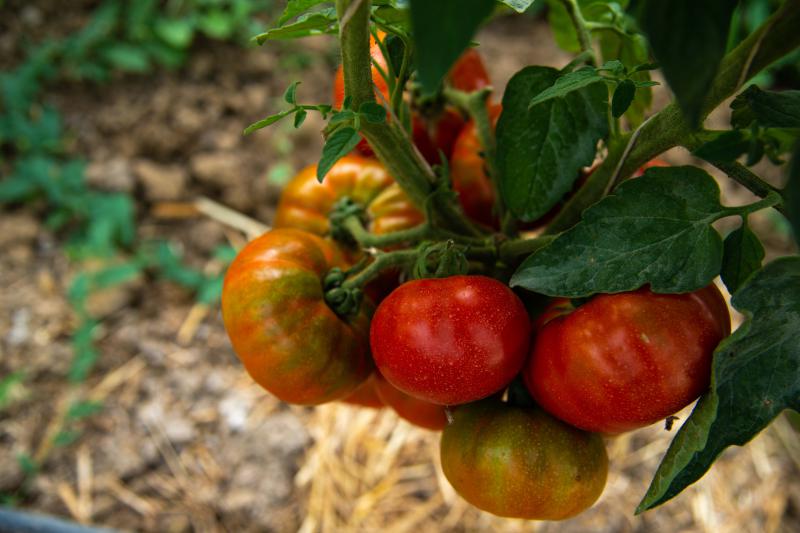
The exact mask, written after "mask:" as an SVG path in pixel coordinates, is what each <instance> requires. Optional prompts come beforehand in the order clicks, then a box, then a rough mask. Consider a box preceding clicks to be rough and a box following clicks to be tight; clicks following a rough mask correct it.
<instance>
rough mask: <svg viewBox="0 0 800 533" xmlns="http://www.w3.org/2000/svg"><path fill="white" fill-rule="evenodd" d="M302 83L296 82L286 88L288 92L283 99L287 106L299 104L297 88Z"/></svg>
mask: <svg viewBox="0 0 800 533" xmlns="http://www.w3.org/2000/svg"><path fill="white" fill-rule="evenodd" d="M301 83H302V82H300V81H294V82H292V84H291V85H289V86H288V87H287V88H286V91H285V92H284V93H283V99H284V101H285V102H286V103H287V104H291V105H296V104H297V86H298V85H300V84H301Z"/></svg>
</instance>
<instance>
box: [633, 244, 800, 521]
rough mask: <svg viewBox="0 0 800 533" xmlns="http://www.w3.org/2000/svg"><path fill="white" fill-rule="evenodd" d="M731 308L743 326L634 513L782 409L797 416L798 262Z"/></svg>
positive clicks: (686, 481)
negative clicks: (788, 410)
mask: <svg viewBox="0 0 800 533" xmlns="http://www.w3.org/2000/svg"><path fill="white" fill-rule="evenodd" d="M731 303H732V304H733V306H734V307H735V308H736V309H738V310H739V311H741V312H742V313H744V314H745V315H746V316H747V320H746V321H745V323H744V324H742V326H741V327H739V329H737V330H736V331H735V332H734V333H733V335H731V336H730V337H728V338H727V339H725V340H724V341H722V343H721V344H720V345H719V347H717V350H716V351H715V352H714V367H713V370H712V377H711V390H710V391H709V392H708V393H706V394H705V395H704V396H702V397H701V399H700V401H699V402H698V404H697V405H696V406H695V408H694V411H693V412H692V415H691V416H690V417H689V418H688V419H687V420H686V422H685V423H684V424H683V427H681V429H680V431H678V433H677V434H676V435H675V438H674V439H673V441H672V444H670V447H669V449H668V450H667V453H666V455H665V456H664V459H663V460H662V461H661V465H660V466H659V467H658V470H657V471H656V474H655V477H654V478H653V481H652V483H651V485H650V488H649V489H648V491H647V494H646V495H645V496H644V498H643V499H642V502H641V503H640V504H639V507H638V508H637V510H636V512H637V513H641V512H643V511H646V510H647V509H651V508H653V507H655V506H657V505H660V504H662V503H664V502H665V501H667V500H669V499H670V498H673V497H674V496H676V495H677V494H678V493H680V492H681V491H682V490H683V489H685V488H686V487H688V486H689V485H690V484H692V483H694V482H695V481H697V480H698V479H700V477H702V476H703V474H705V473H706V471H708V469H709V468H710V467H711V464H712V463H713V462H714V460H715V459H716V458H717V457H718V456H719V454H720V453H722V451H723V450H724V449H725V448H727V447H728V446H731V445H734V444H735V445H737V446H741V445H743V444H745V443H747V442H748V441H749V440H750V439H752V438H753V437H754V436H755V435H756V434H758V432H760V431H761V430H762V429H764V428H765V427H766V426H767V424H769V423H770V422H771V421H772V420H773V419H774V418H775V417H776V416H778V414H780V413H781V412H782V411H783V410H784V409H794V410H795V411H797V410H800V380H799V379H798V376H800V344H798V343H797V332H798V331H800V257H797V256H793V257H783V258H780V259H777V260H775V261H773V262H772V263H770V264H768V265H767V266H766V267H764V269H763V270H761V271H759V272H758V273H756V274H755V275H754V276H753V277H752V278H750V279H749V281H748V282H747V283H746V284H745V285H744V286H742V288H741V289H740V290H739V292H737V293H736V295H734V297H733V299H732V300H731Z"/></svg>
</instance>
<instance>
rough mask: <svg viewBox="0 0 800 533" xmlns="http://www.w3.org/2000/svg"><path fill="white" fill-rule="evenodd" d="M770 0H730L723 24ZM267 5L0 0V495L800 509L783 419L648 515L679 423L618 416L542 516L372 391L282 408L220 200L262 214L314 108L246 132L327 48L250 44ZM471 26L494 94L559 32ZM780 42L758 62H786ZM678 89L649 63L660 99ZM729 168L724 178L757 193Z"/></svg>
mask: <svg viewBox="0 0 800 533" xmlns="http://www.w3.org/2000/svg"><path fill="white" fill-rule="evenodd" d="M541 4H544V3H541ZM769 4H770V2H769V1H766V0H764V1H753V2H749V3H747V4H746V5H747V8H746V9H745V8H743V9H742V10H741V12H740V14H739V17H738V19H737V21H736V24H737V28H738V30H737V31H738V34H739V38H741V37H742V36H744V35H746V34H747V32H748V31H749V30H750V29H752V28H754V27H756V26H757V24H758V23H759V22H760V20H763V18H764V17H766V15H767V13H768V11H769ZM537 5H538V4H537ZM283 7H284V2H283V1H278V0H166V1H157V0H101V1H97V0H95V1H90V0H73V1H70V2H61V1H56V0H52V1H48V0H38V1H23V0H19V1H14V0H5V1H3V0H0V176H2V177H1V178H0V250H2V253H1V254H0V505H2V506H6V507H8V508H13V509H17V510H22V511H25V512H28V511H30V512H40V513H47V514H51V515H56V516H60V517H63V518H66V519H69V520H73V521H76V522H81V523H84V524H93V525H98V526H105V527H110V528H119V529H124V530H143V531H276V532H284V531H286V532H289V531H298V530H300V531H305V532H311V531H376V530H379V529H382V530H388V531H408V530H416V531H567V532H569V531H609V532H612V531H613V532H617V531H619V532H625V531H642V532H644V531H670V532H671V531H702V532H715V533H716V532H726V531H737V532H750V531H752V532H763V531H767V532H796V531H800V475H799V474H800V440H799V439H798V434H797V433H796V432H795V431H794V429H793V428H792V426H791V424H790V422H789V421H788V420H787V419H784V418H779V419H778V421H777V422H776V423H775V424H773V425H772V426H771V427H770V428H769V429H767V430H765V431H764V432H763V433H762V434H761V435H760V436H759V437H758V438H756V439H755V440H754V441H753V442H752V443H750V444H749V445H748V446H747V447H746V448H742V449H739V448H736V449H731V450H728V451H727V452H725V454H724V456H723V458H722V459H721V460H720V461H719V462H718V463H717V464H716V465H715V466H714V467H713V469H712V470H711V471H710V473H709V474H708V475H706V476H705V478H703V479H702V480H701V481H700V482H699V483H697V484H696V485H694V486H693V487H692V488H690V489H689V490H687V491H686V492H685V493H683V494H682V495H681V496H679V497H678V498H676V499H675V500H673V501H671V502H670V503H668V504H666V505H664V506H662V507H660V508H658V509H656V510H654V511H650V512H648V513H646V514H644V515H642V516H638V517H635V516H634V515H633V511H634V509H635V507H636V504H637V503H638V501H639V499H640V498H641V496H642V495H643V494H644V492H645V490H646V488H647V486H648V484H649V481H650V478H651V477H652V474H653V472H654V471H655V468H656V466H657V464H658V462H659V461H660V458H661V456H662V454H663V453H664V451H665V450H666V448H667V446H668V444H669V441H670V440H671V437H672V435H673V434H674V430H672V431H668V430H666V429H665V428H664V427H663V425H656V426H653V427H650V428H645V429H643V430H640V431H637V432H634V433H630V434H626V435H623V436H621V437H617V438H614V439H609V440H608V449H609V454H610V458H611V472H610V477H609V484H608V486H607V487H606V490H605V493H604V494H603V496H602V497H601V499H600V501H599V502H598V503H597V504H596V505H595V506H594V507H593V508H592V509H591V510H589V511H588V512H586V513H584V514H582V515H580V516H578V517H576V518H574V519H572V520H568V521H566V522H560V523H536V522H524V521H517V520H502V519H499V518H496V517H493V516H491V515H488V514H485V513H482V512H480V511H477V510H476V509H474V508H472V507H470V506H469V505H468V504H466V503H465V502H463V501H462V500H461V499H459V497H458V496H457V495H456V494H455V493H454V492H453V491H452V489H450V487H449V486H448V485H447V483H446V481H445V480H444V478H443V477H442V475H441V472H440V469H439V467H438V465H437V456H438V435H437V434H435V433H432V432H428V431H426V430H422V429H418V428H415V427H413V426H410V425H409V424H407V423H406V422H404V421H401V420H399V419H398V418H397V417H396V416H395V415H394V414H393V413H391V412H389V411H388V410H382V411H377V410H371V409H367V408H358V407H351V406H346V405H341V404H334V405H326V406H322V407H319V408H316V409H310V408H298V407H290V406H287V405H286V404H282V403H280V402H278V401H277V400H275V399H274V398H272V397H270V396H269V395H268V394H266V393H265V392H263V391H262V390H261V389H260V388H259V387H258V386H256V385H254V384H253V383H252V382H251V380H250V378H249V377H248V376H247V375H246V373H245V372H244V370H243V368H242V367H241V365H240V364H239V362H238V360H237V359H236V357H235V355H234V354H233V352H232V351H231V348H230V345H229V343H228V340H227V337H226V335H225V332H224V330H223V327H222V323H221V319H220V316H219V309H218V299H219V294H220V290H221V279H222V276H223V274H224V270H225V267H226V265H227V264H228V262H229V261H230V260H231V259H232V258H233V256H234V255H235V249H236V248H238V247H240V246H241V245H242V244H243V243H244V242H245V240H246V239H245V235H244V233H242V232H241V231H239V230H240V229H242V223H241V222H238V219H237V217H236V213H237V212H238V213H242V214H245V215H247V216H248V217H250V218H251V219H253V220H256V221H260V222H261V223H263V224H267V225H268V224H269V222H270V220H271V217H272V213H273V210H274V204H275V202H276V200H277V196H278V194H279V193H280V189H281V186H282V184H284V183H285V182H286V181H287V180H288V179H289V178H291V177H292V176H293V175H294V174H295V173H296V172H297V171H298V170H300V169H301V168H303V167H304V166H306V165H309V164H313V163H315V162H316V161H317V159H318V157H319V153H320V150H321V145H322V138H321V135H320V131H321V129H322V127H323V123H322V121H321V120H320V118H319V116H318V115H316V114H311V115H309V116H308V120H307V121H306V122H305V124H304V125H303V126H302V127H301V128H300V129H299V130H295V129H294V128H293V127H292V125H291V123H290V122H289V121H287V122H281V123H278V124H276V125H274V126H272V127H270V128H267V129H264V130H261V131H258V132H257V133H255V134H253V135H250V136H248V137H243V136H242V134H241V132H242V130H243V128H244V127H245V126H247V125H248V124H250V123H251V122H254V121H256V120H258V119H260V118H262V117H264V116H266V115H268V114H271V113H274V112H276V111H277V110H280V109H282V108H283V106H284V104H283V102H282V94H283V91H284V90H285V88H286V87H287V86H288V85H289V84H290V83H291V82H293V81H297V80H302V81H303V83H302V85H301V86H300V87H299V90H298V99H299V100H300V101H302V102H308V103H328V102H329V101H330V100H331V89H332V79H333V73H334V71H335V69H336V66H337V63H338V49H337V46H336V41H335V38H333V37H315V38H309V39H304V40H302V41H295V42H291V41H290V42H270V43H268V44H266V45H265V46H263V47H256V46H253V45H252V44H250V43H249V38H250V37H251V36H252V35H254V34H256V33H258V32H260V31H263V29H264V28H265V27H267V26H268V25H269V23H270V22H274V20H275V19H276V18H277V16H278V14H279V13H280V11H281V10H282V9H283ZM477 40H478V41H479V42H480V43H481V46H480V48H479V50H480V52H481V53H482V54H483V56H484V59H485V60H486V64H487V66H488V68H489V70H490V74H491V75H492V79H493V80H494V82H495V87H496V89H497V90H498V93H499V92H500V91H502V88H503V87H504V86H505V83H506V82H507V80H508V79H509V78H510V77H511V75H512V74H513V73H514V72H515V71H516V70H518V69H519V68H521V67H522V66H525V65H528V64H544V65H553V66H563V65H564V64H566V63H567V62H568V61H569V59H570V57H571V56H570V55H568V54H566V53H564V52H562V51H560V50H559V49H558V48H557V46H556V44H555V42H554V39H553V36H552V35H551V34H550V31H549V29H548V26H547V23H546V9H543V8H542V6H541V5H540V7H539V8H538V9H537V10H535V11H534V12H532V13H528V14H526V15H523V16H520V15H517V16H507V17H499V18H496V19H495V20H493V21H492V22H491V23H490V24H489V25H487V27H485V28H484V29H483V30H482V31H481V33H480V34H479V36H478V38H477ZM793 61H794V62H789V63H786V64H784V65H781V66H779V67H777V68H776V69H773V70H772V71H771V72H770V73H768V74H766V75H765V76H764V77H763V79H762V80H761V82H762V83H764V84H766V85H767V86H773V87H775V86H785V85H786V84H788V85H789V86H794V87H797V80H798V78H797V72H798V69H797V65H796V58H795V60H793ZM668 98H669V95H668V94H667V91H666V90H665V89H663V88H657V91H656V98H655V101H656V104H655V107H656V108H658V107H659V106H662V105H664V103H665V102H666V101H667V100H668ZM725 107H726V106H723V108H725ZM726 113H727V109H722V110H721V111H720V113H717V114H715V115H714V116H713V117H712V119H711V120H712V121H719V123H720V124H725V123H726V122H725V121H726V120H727V117H726ZM666 159H667V160H668V161H670V162H672V163H683V162H686V161H688V160H689V158H688V156H687V155H686V154H685V153H681V152H680V151H674V152H670V153H669V154H667V157H666ZM762 170H763V174H765V175H767V177H768V178H771V179H772V180H773V182H774V183H776V184H780V183H781V179H782V177H781V173H780V171H779V170H777V171H776V170H775V168H774V167H769V168H768V167H765V168H764V169H762ZM721 185H722V186H723V190H724V194H725V196H726V201H727V202H728V203H743V202H745V201H749V200H750V197H749V196H748V195H747V194H746V193H745V192H743V191H742V190H741V189H740V188H738V187H737V186H736V185H735V184H732V183H731V182H730V181H729V180H721ZM226 207H227V208H230V209H233V210H234V212H231V211H228V210H226ZM248 224H249V222H247V221H245V222H244V225H245V226H247V225H248ZM751 225H752V227H753V228H754V229H755V231H757V232H758V233H759V235H760V236H761V237H762V238H763V239H764V240H765V243H766V244H768V246H769V249H768V258H767V259H768V260H769V259H770V258H772V257H775V256H777V255H783V254H785V253H789V252H791V251H792V250H793V249H792V248H791V247H792V244H791V241H790V239H789V236H788V227H787V226H786V224H785V222H784V221H783V219H781V218H780V217H778V216H772V215H771V214H770V213H765V212H759V213H758V214H756V215H754V216H753V217H751ZM249 227H252V224H251V225H250V226H249ZM237 228H238V229H237ZM720 229H721V231H723V232H724V231H726V229H729V228H726V227H725V224H724V221H723V223H722V224H721V225H720ZM681 418H682V419H685V413H683V414H682V415H681Z"/></svg>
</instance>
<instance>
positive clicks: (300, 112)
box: [244, 81, 385, 135]
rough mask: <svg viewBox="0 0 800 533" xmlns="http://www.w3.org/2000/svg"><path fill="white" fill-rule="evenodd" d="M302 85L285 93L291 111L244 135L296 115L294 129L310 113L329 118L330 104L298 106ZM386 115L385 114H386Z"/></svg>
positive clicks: (258, 124)
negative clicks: (298, 96)
mask: <svg viewBox="0 0 800 533" xmlns="http://www.w3.org/2000/svg"><path fill="white" fill-rule="evenodd" d="M298 85H300V82H299V81H295V82H293V83H292V84H291V85H289V87H287V88H286V91H285V92H284V93H283V100H284V102H286V103H287V104H290V105H291V106H292V107H291V108H289V109H285V110H283V111H280V112H278V113H275V114H274V115H270V116H268V117H266V118H263V119H261V120H259V121H256V122H253V123H252V124H250V125H249V126H247V127H246V128H245V129H244V135H250V134H251V133H253V132H254V131H258V130H260V129H262V128H266V127H267V126H270V125H272V124H275V123H276V122H278V121H280V120H283V119H284V118H286V117H288V116H291V115H295V120H294V127H295V128H299V127H300V126H301V125H302V124H303V121H304V120H305V118H306V115H307V114H308V111H318V112H319V113H320V114H322V118H323V119H325V118H327V117H328V113H330V112H331V106H330V105H329V104H318V105H308V104H298V103H297V86H298ZM384 114H385V112H384Z"/></svg>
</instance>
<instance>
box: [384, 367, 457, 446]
mask: <svg viewBox="0 0 800 533" xmlns="http://www.w3.org/2000/svg"><path fill="white" fill-rule="evenodd" d="M374 383H375V391H376V392H377V394H378V397H379V398H380V399H381V401H382V402H383V403H384V404H386V405H388V406H389V407H391V408H392V409H393V410H394V412H395V413H397V414H398V416H399V417H400V418H402V419H404V420H407V421H408V422H411V423H412V424H414V425H416V426H420V427H423V428H426V429H430V430H433V431H439V430H441V429H442V428H444V427H445V426H446V425H447V414H446V413H445V412H444V409H445V408H444V406H442V405H438V404H435V403H430V402H426V401H425V400H420V399H419V398H414V397H413V396H409V395H408V394H406V393H405V392H403V391H401V390H399V389H398V388H396V387H394V386H392V384H391V383H389V382H388V381H386V378H384V377H383V376H382V375H381V374H380V372H376V373H375V378H374Z"/></svg>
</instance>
